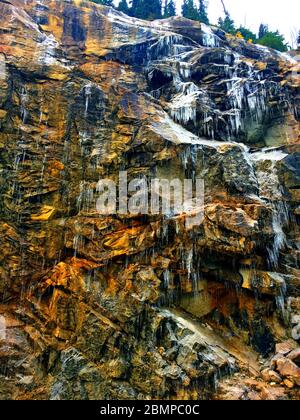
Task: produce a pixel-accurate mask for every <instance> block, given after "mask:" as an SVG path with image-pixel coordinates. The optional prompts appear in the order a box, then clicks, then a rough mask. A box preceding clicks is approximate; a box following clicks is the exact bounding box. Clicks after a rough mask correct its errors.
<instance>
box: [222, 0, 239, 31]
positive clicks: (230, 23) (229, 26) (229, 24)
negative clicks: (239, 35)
mask: <svg viewBox="0 0 300 420" xmlns="http://www.w3.org/2000/svg"><path fill="white" fill-rule="evenodd" d="M221 2H222V6H223V9H224V15H225V18H224V19H222V18H219V20H218V24H219V26H220V28H221V29H223V31H225V32H228V33H229V34H235V33H236V29H235V26H234V20H233V19H231V17H230V14H229V12H228V10H227V9H226V6H225V2H224V0H221Z"/></svg>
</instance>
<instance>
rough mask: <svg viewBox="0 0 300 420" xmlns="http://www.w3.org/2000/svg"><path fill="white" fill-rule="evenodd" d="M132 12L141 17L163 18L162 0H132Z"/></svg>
mask: <svg viewBox="0 0 300 420" xmlns="http://www.w3.org/2000/svg"><path fill="white" fill-rule="evenodd" d="M130 14H131V16H134V17H137V18H139V19H148V20H154V19H161V18H162V0H132V6H131V9H130Z"/></svg>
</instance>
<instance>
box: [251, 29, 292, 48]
mask: <svg viewBox="0 0 300 420" xmlns="http://www.w3.org/2000/svg"><path fill="white" fill-rule="evenodd" d="M257 43H258V44H260V45H264V46H265V47H269V48H274V50H277V51H281V52H285V51H288V45H287V43H286V42H285V39H284V36H283V35H281V34H280V33H279V32H278V31H275V32H271V31H268V32H267V33H266V34H265V35H264V36H263V37H262V38H259V40H258V41H257Z"/></svg>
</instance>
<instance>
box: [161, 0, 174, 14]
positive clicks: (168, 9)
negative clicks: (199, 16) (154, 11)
mask: <svg viewBox="0 0 300 420" xmlns="http://www.w3.org/2000/svg"><path fill="white" fill-rule="evenodd" d="M172 16H176V6H175V3H174V0H166V1H165V7H164V18H169V17H172Z"/></svg>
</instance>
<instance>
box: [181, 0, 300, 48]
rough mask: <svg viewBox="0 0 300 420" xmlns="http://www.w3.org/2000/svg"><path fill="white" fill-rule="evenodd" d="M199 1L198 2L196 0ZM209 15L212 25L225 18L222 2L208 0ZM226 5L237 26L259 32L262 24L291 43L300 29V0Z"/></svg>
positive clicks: (233, 0)
mask: <svg viewBox="0 0 300 420" xmlns="http://www.w3.org/2000/svg"><path fill="white" fill-rule="evenodd" d="M196 1H197V0H196ZM208 2H209V8H208V14H209V19H210V21H211V23H217V21H218V18H219V17H220V16H223V7H222V3H221V1H220V0H208ZM224 2H225V5H226V7H227V9H228V11H229V13H230V14H231V17H232V18H233V19H234V21H235V23H236V25H237V26H239V25H240V24H242V25H244V24H246V25H247V26H248V27H249V28H250V29H251V30H253V31H254V32H258V27H259V25H260V23H261V22H264V23H266V24H268V25H269V28H270V30H276V29H278V30H279V31H280V32H281V33H282V34H283V35H285V37H286V40H287V41H288V42H291V40H292V36H291V33H292V31H294V32H295V31H297V30H299V29H300V0H224ZM176 3H177V12H179V11H181V4H182V0H176Z"/></svg>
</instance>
